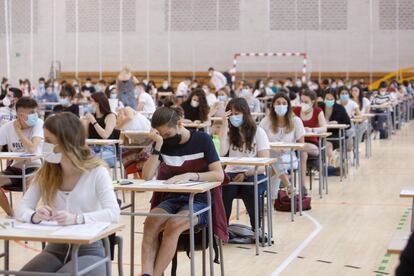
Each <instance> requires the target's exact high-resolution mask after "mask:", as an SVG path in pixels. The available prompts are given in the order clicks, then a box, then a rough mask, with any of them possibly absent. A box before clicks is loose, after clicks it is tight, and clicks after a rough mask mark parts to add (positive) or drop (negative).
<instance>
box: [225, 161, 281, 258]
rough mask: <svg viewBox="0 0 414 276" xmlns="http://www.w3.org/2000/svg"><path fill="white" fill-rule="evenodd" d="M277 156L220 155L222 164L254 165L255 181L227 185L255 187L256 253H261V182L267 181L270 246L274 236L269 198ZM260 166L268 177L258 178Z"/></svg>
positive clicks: (268, 240)
mask: <svg viewBox="0 0 414 276" xmlns="http://www.w3.org/2000/svg"><path fill="white" fill-rule="evenodd" d="M276 161H277V158H260V157H251V158H250V157H249V158H248V157H220V162H221V164H222V165H223V166H224V165H231V166H248V167H254V176H253V179H254V180H253V182H231V183H229V184H227V185H247V186H253V189H254V210H255V222H254V223H255V225H254V228H255V243H256V255H259V192H258V186H259V184H260V183H263V182H265V181H267V196H268V199H267V221H268V232H269V234H268V239H267V243H268V246H271V240H272V236H273V229H272V211H273V206H272V204H271V200H269V198H270V195H271V194H272V186H271V184H270V183H271V174H272V171H271V169H272V165H273V164H274V163H276ZM258 167H265V171H266V176H267V179H266V178H264V179H262V180H260V181H258V180H257V169H258ZM238 210H239V207H237V215H238V213H239V211H238ZM264 221H265V220H264V219H263V220H262V245H263V246H264V228H265V227H264Z"/></svg>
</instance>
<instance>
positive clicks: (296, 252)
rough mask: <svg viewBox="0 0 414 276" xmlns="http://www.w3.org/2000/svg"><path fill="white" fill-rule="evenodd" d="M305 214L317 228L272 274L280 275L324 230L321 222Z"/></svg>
mask: <svg viewBox="0 0 414 276" xmlns="http://www.w3.org/2000/svg"><path fill="white" fill-rule="evenodd" d="M303 216H304V217H306V218H308V219H309V220H310V221H312V222H313V224H315V226H316V229H315V230H313V232H312V233H311V234H310V235H309V236H308V237H307V238H306V239H305V240H304V241H303V242H302V243H301V244H300V245H299V246H298V247H296V249H295V250H294V251H293V252H292V253H291V254H290V255H289V257H287V258H286V259H285V260H284V261H283V263H281V264H280V265H279V266H278V268H277V269H276V270H275V271H274V272H273V273H272V276H278V275H280V273H281V272H282V271H283V270H285V269H286V267H287V266H288V265H289V264H290V263H291V262H292V261H293V260H294V259H296V258H297V257H298V256H299V254H300V252H301V251H302V250H303V249H304V248H305V247H306V246H307V245H308V244H309V243H310V242H311V241H312V240H313V239H314V238H315V237H316V236H317V235H318V234H319V232H320V231H321V230H322V226H321V224H320V223H319V222H318V221H317V220H316V219H315V218H314V217H312V216H311V215H309V214H307V213H303Z"/></svg>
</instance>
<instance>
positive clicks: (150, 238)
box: [141, 107, 227, 276]
mask: <svg viewBox="0 0 414 276" xmlns="http://www.w3.org/2000/svg"><path fill="white" fill-rule="evenodd" d="M151 126H152V128H153V130H151V133H150V138H151V139H152V140H153V141H154V146H153V148H152V152H151V156H150V158H149V159H148V161H147V162H146V163H145V165H144V169H143V175H144V179H146V180H151V179H153V178H154V176H156V177H157V179H159V180H167V182H168V183H179V182H185V181H213V182H214V181H217V182H222V181H223V179H224V174H223V169H222V168H221V164H220V159H219V157H218V155H217V152H216V149H215V147H214V144H213V142H212V140H211V138H210V136H209V135H208V134H206V133H203V132H199V131H190V130H188V129H186V128H184V127H183V125H182V122H181V120H180V114H179V111H178V110H177V109H173V108H170V107H160V108H159V109H157V110H156V111H155V113H154V114H153V116H152V121H151ZM212 194H213V201H214V203H213V216H214V217H215V218H216V221H217V223H224V224H225V219H224V218H222V217H220V215H219V214H220V211H221V212H222V211H223V205H222V202H221V200H220V199H221V198H220V197H221V188H219V189H215V190H213V192H212ZM188 201H189V195H188V194H180V193H164V194H159V193H154V194H153V197H152V199H151V213H169V214H180V215H188V214H189V210H188V209H189V202H188ZM206 206H207V203H206V194H197V195H195V197H194V205H193V209H194V212H196V211H199V210H202V209H203V208H205V207H206ZM216 210H217V212H216ZM206 223H207V214H206V213H202V214H201V215H199V216H198V217H197V218H196V220H195V224H196V225H197V224H202V225H203V224H206ZM221 225H222V224H221ZM189 227H190V223H189V222H188V220H187V219H186V218H178V217H176V218H168V217H147V218H146V219H145V223H144V236H143V240H142V247H141V264H142V266H141V269H142V271H141V272H142V273H141V275H154V276H159V275H161V274H162V273H163V272H164V270H165V269H166V268H167V266H168V264H169V263H170V262H171V260H172V258H173V256H174V254H175V252H176V247H177V242H178V238H179V236H180V235H181V233H182V232H184V231H185V230H187V229H189ZM213 228H214V229H213V230H214V232H215V234H218V235H221V234H223V233H221V234H220V231H219V230H220V229H223V228H218V227H216V226H214V227H213ZM224 228H225V225H224ZM161 231H163V235H162V238H161V239H160V235H159V234H160V233H161ZM224 234H225V235H227V233H224Z"/></svg>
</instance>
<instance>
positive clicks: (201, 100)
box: [181, 89, 210, 122]
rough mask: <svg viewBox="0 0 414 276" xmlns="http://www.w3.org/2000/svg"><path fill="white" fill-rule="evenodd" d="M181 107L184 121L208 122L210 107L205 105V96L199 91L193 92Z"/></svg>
mask: <svg viewBox="0 0 414 276" xmlns="http://www.w3.org/2000/svg"><path fill="white" fill-rule="evenodd" d="M181 107H182V109H183V110H184V119H186V120H189V121H192V122H195V121H199V122H205V121H207V120H208V114H209V112H210V107H209V106H208V104H207V99H206V95H205V93H204V91H203V90H201V89H195V90H193V92H191V93H190V95H189V96H188V98H187V100H186V101H185V102H183V104H182V105H181Z"/></svg>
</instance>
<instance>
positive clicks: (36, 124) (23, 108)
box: [0, 97, 43, 216]
mask: <svg viewBox="0 0 414 276" xmlns="http://www.w3.org/2000/svg"><path fill="white" fill-rule="evenodd" d="M16 113H17V118H16V119H14V120H13V121H11V122H8V123H6V124H5V125H3V126H2V127H1V128H0V145H1V146H4V145H7V147H8V150H9V152H21V153H23V152H26V153H34V154H40V153H41V141H42V138H43V129H42V126H43V121H42V120H41V119H39V117H38V115H37V102H36V100H34V99H32V98H29V97H22V98H20V99H19V100H18V101H17V103H16ZM22 166H23V163H22V162H21V161H20V162H19V161H14V162H13V163H12V164H11V165H10V166H9V167H7V168H6V169H5V170H4V171H3V172H2V174H4V175H10V176H21V175H22V169H23V167H22ZM25 166H26V168H25V172H26V175H27V174H30V173H33V172H34V171H35V170H36V169H37V168H38V167H39V166H40V160H39V159H37V160H34V161H32V162H26V163H25ZM26 183H27V182H26ZM7 185H11V186H13V187H18V188H21V187H22V178H0V186H1V187H3V186H5V187H6V188H7ZM0 206H1V208H3V210H4V211H5V212H6V214H7V215H9V216H13V210H12V209H11V207H10V204H9V201H8V199H7V197H6V195H5V194H4V192H3V190H1V192H0Z"/></svg>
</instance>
